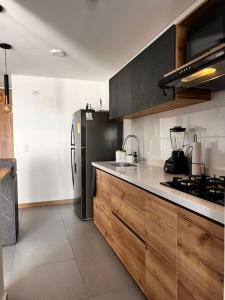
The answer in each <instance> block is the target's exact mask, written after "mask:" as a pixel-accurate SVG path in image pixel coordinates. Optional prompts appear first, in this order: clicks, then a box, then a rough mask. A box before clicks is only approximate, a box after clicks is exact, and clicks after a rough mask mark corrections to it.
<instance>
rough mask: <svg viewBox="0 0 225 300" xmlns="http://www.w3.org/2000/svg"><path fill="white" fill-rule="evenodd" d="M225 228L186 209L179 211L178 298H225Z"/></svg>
mask: <svg viewBox="0 0 225 300" xmlns="http://www.w3.org/2000/svg"><path fill="white" fill-rule="evenodd" d="M223 273H224V229H223V227H222V226H218V225H216V224H214V223H212V222H211V221H208V220H206V219H204V218H201V217H199V216H197V215H194V214H192V213H190V212H188V211H185V210H183V209H180V210H179V213H178V251H177V274H178V294H177V296H178V299H182V300H189V299H196V300H201V299H207V300H211V299H215V300H222V299H223V282H224V274H223Z"/></svg>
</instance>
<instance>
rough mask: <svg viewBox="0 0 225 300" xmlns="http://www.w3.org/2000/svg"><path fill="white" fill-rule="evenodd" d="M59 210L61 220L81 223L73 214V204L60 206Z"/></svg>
mask: <svg viewBox="0 0 225 300" xmlns="http://www.w3.org/2000/svg"><path fill="white" fill-rule="evenodd" d="M59 210H60V214H61V216H62V218H63V220H69V219H72V220H74V221H77V222H80V221H81V220H80V219H79V218H78V217H77V216H76V215H75V213H74V208H73V204H65V205H60V206H59Z"/></svg>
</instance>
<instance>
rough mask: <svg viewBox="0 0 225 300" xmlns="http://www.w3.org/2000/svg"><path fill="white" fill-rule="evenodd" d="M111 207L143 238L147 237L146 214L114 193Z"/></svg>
mask: <svg viewBox="0 0 225 300" xmlns="http://www.w3.org/2000/svg"><path fill="white" fill-rule="evenodd" d="M111 208H112V211H113V212H114V214H115V215H117V216H118V217H119V218H120V219H121V220H123V222H124V223H126V224H127V226H128V227H130V228H131V229H132V230H133V231H134V232H135V233H136V234H137V235H138V236H139V237H140V238H142V240H144V239H145V216H144V215H143V214H142V213H140V211H139V210H137V209H136V208H135V207H134V206H132V205H130V204H129V203H127V202H126V201H123V200H122V199H121V198H118V197H116V196H114V195H112V197H111Z"/></svg>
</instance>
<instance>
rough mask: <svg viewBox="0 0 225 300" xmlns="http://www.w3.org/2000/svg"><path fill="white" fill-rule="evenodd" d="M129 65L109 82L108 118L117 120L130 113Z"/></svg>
mask: <svg viewBox="0 0 225 300" xmlns="http://www.w3.org/2000/svg"><path fill="white" fill-rule="evenodd" d="M131 98H132V97H131V63H129V64H128V65H126V66H125V67H124V68H123V69H122V70H120V71H119V72H118V73H117V74H116V75H115V76H113V77H112V78H111V79H110V80H109V116H110V119H114V118H119V117H122V116H125V115H126V114H129V113H130V112H131Z"/></svg>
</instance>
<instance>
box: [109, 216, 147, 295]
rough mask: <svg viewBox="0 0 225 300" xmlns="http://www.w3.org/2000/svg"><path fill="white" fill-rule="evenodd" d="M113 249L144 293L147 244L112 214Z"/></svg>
mask: <svg viewBox="0 0 225 300" xmlns="http://www.w3.org/2000/svg"><path fill="white" fill-rule="evenodd" d="M112 236H113V249H114V251H115V252H116V253H117V255H118V256H119V258H120V259H121V261H122V262H123V264H124V265H125V267H126V268H127V270H128V271H129V272H130V274H131V275H132V276H133V278H134V279H135V281H136V282H137V283H138V285H139V287H140V288H141V289H142V290H143V291H144V279H145V244H144V243H143V242H142V241H141V240H140V239H139V238H138V237H137V236H136V235H135V234H133V233H132V232H131V231H130V230H129V229H128V228H127V227H126V226H125V225H124V224H123V223H122V222H121V221H120V220H119V219H118V218H117V217H116V216H115V215H114V214H112Z"/></svg>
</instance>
